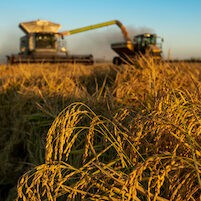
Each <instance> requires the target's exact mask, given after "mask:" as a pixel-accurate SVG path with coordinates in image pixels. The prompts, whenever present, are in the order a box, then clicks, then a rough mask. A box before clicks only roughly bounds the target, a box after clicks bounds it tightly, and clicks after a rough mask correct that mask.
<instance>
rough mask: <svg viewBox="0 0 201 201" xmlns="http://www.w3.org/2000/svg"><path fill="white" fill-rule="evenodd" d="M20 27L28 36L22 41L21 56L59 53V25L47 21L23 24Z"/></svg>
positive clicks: (22, 38)
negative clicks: (57, 35)
mask: <svg viewBox="0 0 201 201" xmlns="http://www.w3.org/2000/svg"><path fill="white" fill-rule="evenodd" d="M19 27H20V28H21V29H22V31H24V33H25V34H26V35H25V36H23V37H21V39H20V54H23V55H39V54H40V55H41V54H45V55H55V54H56V53H58V52H59V51H58V40H57V37H56V34H57V32H58V30H59V29H60V27H61V26H60V25H59V24H55V23H52V22H49V21H46V20H36V21H32V22H22V23H20V24H19Z"/></svg>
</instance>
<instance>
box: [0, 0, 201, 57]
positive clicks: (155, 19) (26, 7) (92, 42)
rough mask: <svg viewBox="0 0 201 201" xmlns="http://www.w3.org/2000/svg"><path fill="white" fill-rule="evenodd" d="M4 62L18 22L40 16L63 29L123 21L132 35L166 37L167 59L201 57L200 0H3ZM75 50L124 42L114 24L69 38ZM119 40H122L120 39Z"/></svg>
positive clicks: (102, 49) (15, 46)
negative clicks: (146, 34) (148, 34)
mask: <svg viewBox="0 0 201 201" xmlns="http://www.w3.org/2000/svg"><path fill="white" fill-rule="evenodd" d="M0 8H1V12H0V30H1V31H0V60H2V59H5V56H6V55H10V54H12V53H17V52H18V51H19V38H20V37H21V36H23V35H24V33H23V32H22V31H21V30H20V29H19V28H18V25H19V23H20V22H26V21H33V20H37V19H41V20H48V21H52V22H55V23H59V24H61V26H62V27H61V29H60V31H65V30H71V29H75V28H79V27H84V26H87V25H93V24H97V23H101V22H106V21H110V20H115V19H116V20H119V21H121V22H122V23H123V24H124V25H125V26H126V27H127V28H128V31H129V33H130V35H131V37H132V38H133V35H135V34H137V33H141V32H152V33H156V34H157V35H159V36H161V37H163V38H164V42H163V54H164V57H166V58H167V57H168V56H169V57H171V58H179V59H187V58H192V57H193V58H201V1H200V0H166V1H165V0H140V1H139V0H57V1H54V0H9V1H5V0H0ZM65 40H66V41H67V49H68V51H69V53H71V54H88V53H91V54H94V55H95V57H96V58H110V57H112V56H113V55H115V53H114V52H112V50H111V49H110V43H112V42H120V41H123V38H121V32H120V30H119V29H118V27H116V26H115V25H113V26H111V27H105V28H101V29H98V30H93V31H88V32H85V33H80V34H75V35H72V36H67V37H65ZM119 40H120V41H119Z"/></svg>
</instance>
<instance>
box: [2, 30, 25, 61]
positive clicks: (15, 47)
mask: <svg viewBox="0 0 201 201" xmlns="http://www.w3.org/2000/svg"><path fill="white" fill-rule="evenodd" d="M20 37H21V35H20V33H18V32H16V31H13V30H10V31H7V33H3V34H2V33H1V35H0V38H1V43H0V63H6V60H7V59H6V56H7V55H11V54H17V53H18V52H19V41H20Z"/></svg>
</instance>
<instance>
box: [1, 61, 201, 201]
mask: <svg viewBox="0 0 201 201" xmlns="http://www.w3.org/2000/svg"><path fill="white" fill-rule="evenodd" d="M0 72H1V78H0V95H1V99H0V101H1V104H0V105H1V109H2V112H1V113H0V120H1V121H0V122H1V124H2V126H1V127H0V129H1V133H2V135H1V153H0V158H1V159H2V161H3V163H2V165H1V168H0V170H1V171H0V172H1V173H0V176H1V180H0V182H1V185H2V184H3V183H5V182H7V183H8V184H10V183H11V182H12V184H13V183H14V184H15V181H16V178H15V177H17V176H18V175H22V174H23V173H24V172H26V173H25V174H24V175H23V176H22V177H21V178H20V179H19V182H18V186H17V188H18V196H17V200H125V201H127V200H163V201H164V200H199V199H200V194H201V182H200V170H201V167H200V164H201V163H200V154H201V153H200V143H201V142H200V117H201V108H200V105H201V104H200V80H201V73H200V72H201V71H200V64H198V63H193V64H191V63H181V62H180V63H173V62H161V63H157V64H156V63H154V62H153V61H152V60H151V59H145V58H141V59H139V60H138V61H137V62H136V63H134V64H133V65H122V66H120V67H116V66H112V65H109V64H108V65H106V66H103V65H100V66H92V67H89V68H88V67H87V68H86V67H83V66H79V65H71V66H68V67H66V66H50V65H46V64H44V65H41V66H40V65H39V66H32V65H27V66H23V65H20V66H19V67H9V68H8V69H7V68H6V67H2V68H1V69H0ZM74 101H82V102H84V103H87V105H89V106H90V108H92V109H93V111H95V112H93V111H92V110H91V109H90V108H89V107H88V106H86V105H85V104H81V103H74V104H71V103H72V102H74ZM66 105H69V106H68V107H67V108H66V109H64V108H65V106H66ZM62 109H64V110H63V111H62V112H61V113H60V114H59V112H60V111H61V110H62ZM58 114H59V115H58ZM55 118H56V119H55ZM54 119H55V121H54V122H53V120H54ZM51 124H52V126H51ZM48 129H49V131H48V134H47V136H46V131H47V130H48ZM45 138H46V139H45ZM19 147H20V148H22V152H21V153H26V154H25V155H22V156H20V157H19V156H17V157H16V158H15V157H14V156H15V155H16V153H17V150H18V149H19ZM13 150H15V152H13ZM20 150H21V149H20ZM44 152H45V153H44ZM23 160H24V161H23ZM28 169H29V170H28ZM6 172H7V173H6ZM12 178H13V181H11V179H12ZM10 200H12V199H10Z"/></svg>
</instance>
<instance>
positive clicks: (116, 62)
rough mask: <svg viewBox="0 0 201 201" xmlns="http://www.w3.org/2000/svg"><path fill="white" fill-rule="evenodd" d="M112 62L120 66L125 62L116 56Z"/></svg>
mask: <svg viewBox="0 0 201 201" xmlns="http://www.w3.org/2000/svg"><path fill="white" fill-rule="evenodd" d="M112 63H113V64H114V65H118V66H119V65H121V64H122V63H123V62H122V60H121V59H120V58H119V57H114V58H113V61H112Z"/></svg>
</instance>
